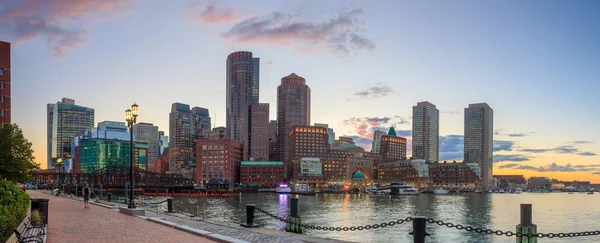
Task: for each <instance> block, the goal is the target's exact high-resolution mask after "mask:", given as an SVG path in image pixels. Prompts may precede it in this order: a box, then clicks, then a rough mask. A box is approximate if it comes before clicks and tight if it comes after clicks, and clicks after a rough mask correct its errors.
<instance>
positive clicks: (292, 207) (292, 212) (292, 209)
mask: <svg viewBox="0 0 600 243" xmlns="http://www.w3.org/2000/svg"><path fill="white" fill-rule="evenodd" d="M291 199H292V202H291V203H290V215H291V216H292V217H294V218H299V216H298V198H297V197H293V198H291Z"/></svg>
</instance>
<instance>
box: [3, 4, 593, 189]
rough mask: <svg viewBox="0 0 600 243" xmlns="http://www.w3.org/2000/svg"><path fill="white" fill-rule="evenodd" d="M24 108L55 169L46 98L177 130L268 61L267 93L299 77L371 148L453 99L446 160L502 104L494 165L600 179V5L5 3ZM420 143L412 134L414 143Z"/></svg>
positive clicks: (31, 135)
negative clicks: (244, 70)
mask: <svg viewBox="0 0 600 243" xmlns="http://www.w3.org/2000/svg"><path fill="white" fill-rule="evenodd" d="M0 40H3V41H8V42H11V43H12V67H11V71H12V119H13V123H16V124H18V125H19V126H20V127H21V128H22V129H23V131H24V134H25V136H26V137H27V138H28V139H29V140H30V141H31V142H32V143H33V148H34V150H35V157H36V159H37V162H38V163H40V164H41V165H42V167H45V166H46V163H45V162H46V144H47V141H46V132H47V131H46V105H47V104H48V103H56V102H57V101H59V100H60V99H61V98H63V97H68V98H71V99H74V100H75V102H76V104H79V105H83V106H87V107H92V108H94V109H95V114H96V123H97V122H100V121H105V120H116V121H124V110H125V109H127V108H128V107H130V105H131V104H133V102H137V104H139V105H140V116H139V117H138V119H139V120H140V121H143V122H150V123H154V124H155V125H158V126H159V127H160V129H161V130H164V131H165V132H166V133H168V114H169V112H170V107H171V104H172V103H174V102H182V103H186V104H190V105H191V106H200V107H205V108H208V109H209V110H210V113H211V116H212V119H213V123H214V124H215V125H216V126H222V125H224V124H225V61H226V58H227V55H228V54H229V53H231V52H234V51H242V50H243V51H252V52H253V54H254V56H255V57H259V58H260V59H261V70H260V82H261V83H260V102H263V103H270V104H271V106H270V108H271V114H270V116H271V119H275V118H276V94H277V91H276V90H277V86H278V85H279V84H280V80H281V78H282V77H284V76H287V75H289V74H291V73H296V74H298V75H300V76H302V77H304V78H306V81H307V84H308V85H309V86H310V88H311V90H312V107H311V108H312V110H311V122H318V123H327V124H329V126H330V127H332V128H334V129H335V133H336V135H337V136H340V135H346V136H353V137H354V138H355V141H356V142H357V144H359V145H361V146H363V147H365V149H367V150H369V149H370V144H371V139H372V134H373V131H374V130H376V129H382V130H386V131H387V129H388V128H389V127H390V126H392V125H394V126H396V130H397V131H398V135H400V136H404V137H407V138H408V139H409V143H410V141H411V140H410V135H411V131H410V130H411V126H412V125H411V124H412V106H414V105H416V103H417V102H420V101H429V102H431V103H433V104H435V105H436V106H437V108H438V109H439V110H440V136H441V137H440V157H441V159H442V160H462V158H463V133H464V125H463V120H464V108H465V107H468V105H469V104H472V103H480V102H486V103H487V104H489V105H490V106H491V107H492V108H493V110H494V130H495V135H494V160H495V163H494V174H523V175H525V176H526V177H530V176H546V177H552V178H556V179H560V180H589V181H592V182H593V183H600V156H599V154H600V147H599V145H600V139H599V138H600V124H599V122H598V121H600V95H598V91H600V82H599V78H600V45H599V44H598V43H600V2H598V1H591V0H590V1H574V2H566V1H554V0H550V1H541V0H532V1H512V0H508V1H495V2H492V1H466V0H465V1H376V2H373V1H349V0H345V1H339V0H336V1H325V0H322V1H275V0H272V1H192V0H190V1H156V0H123V1H116V0H113V1H107V0H87V1H72V0H71V1H70V0H26V1H21V0H4V1H1V2H0ZM409 154H410V146H409Z"/></svg>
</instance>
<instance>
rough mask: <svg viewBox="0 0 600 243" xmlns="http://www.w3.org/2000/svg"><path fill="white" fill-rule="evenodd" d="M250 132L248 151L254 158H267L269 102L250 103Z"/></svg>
mask: <svg viewBox="0 0 600 243" xmlns="http://www.w3.org/2000/svg"><path fill="white" fill-rule="evenodd" d="M249 113H250V120H249V122H250V125H249V127H250V132H249V133H248V136H249V138H248V140H249V141H250V143H249V144H248V151H249V152H250V158H254V160H268V159H269V104H267V103H256V104H252V105H250V109H249Z"/></svg>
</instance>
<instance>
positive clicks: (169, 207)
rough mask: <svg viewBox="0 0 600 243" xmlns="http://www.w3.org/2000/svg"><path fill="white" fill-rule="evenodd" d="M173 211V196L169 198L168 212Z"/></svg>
mask: <svg viewBox="0 0 600 243" xmlns="http://www.w3.org/2000/svg"><path fill="white" fill-rule="evenodd" d="M172 212H173V198H169V199H167V213H172Z"/></svg>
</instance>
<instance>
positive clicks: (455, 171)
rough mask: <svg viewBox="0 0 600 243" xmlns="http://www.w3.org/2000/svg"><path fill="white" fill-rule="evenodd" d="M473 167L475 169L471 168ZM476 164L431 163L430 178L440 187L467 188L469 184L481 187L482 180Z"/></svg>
mask: <svg viewBox="0 0 600 243" xmlns="http://www.w3.org/2000/svg"><path fill="white" fill-rule="evenodd" d="M470 165H473V166H475V167H469V166H470ZM477 170H478V168H477V167H476V164H475V163H470V164H468V163H464V162H456V161H454V162H446V161H444V162H443V163H430V164H429V177H430V178H431V180H432V182H433V184H435V185H436V186H439V187H465V186H467V185H469V184H472V185H475V186H479V183H480V178H479V176H477V174H476V173H475V171H477Z"/></svg>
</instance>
